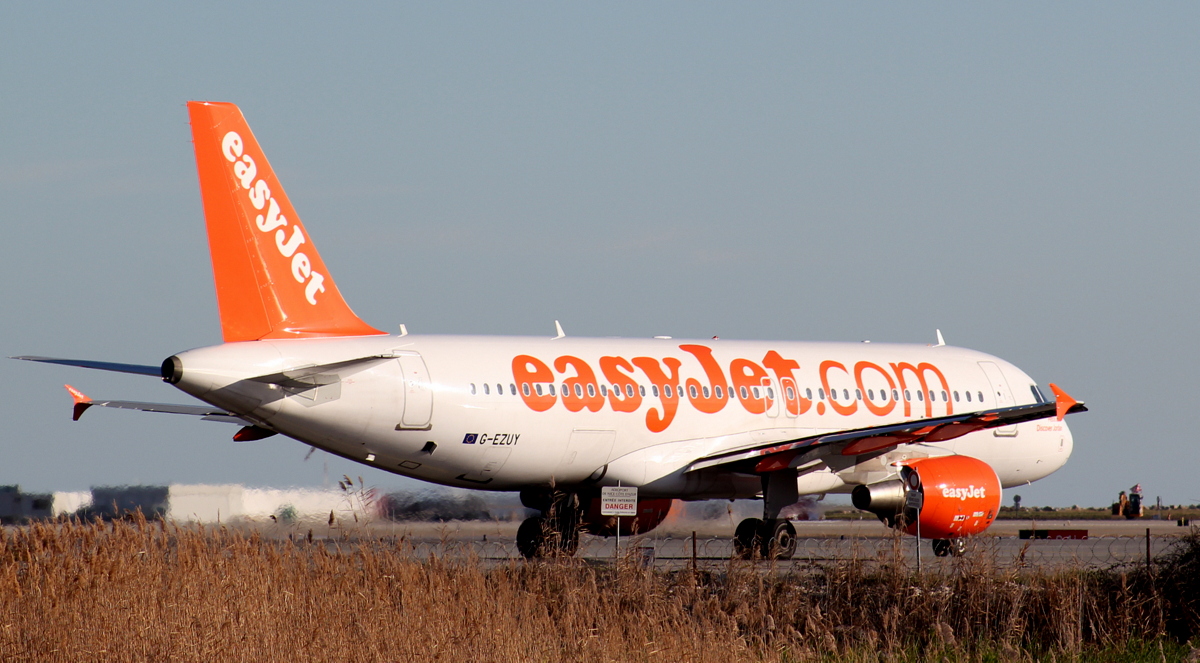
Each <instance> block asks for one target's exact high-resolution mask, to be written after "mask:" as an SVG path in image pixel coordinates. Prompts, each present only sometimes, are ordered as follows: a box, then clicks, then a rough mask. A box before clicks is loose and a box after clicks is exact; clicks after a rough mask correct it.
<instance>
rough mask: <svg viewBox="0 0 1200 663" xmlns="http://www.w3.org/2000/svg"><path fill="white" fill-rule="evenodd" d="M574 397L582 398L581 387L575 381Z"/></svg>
mask: <svg viewBox="0 0 1200 663" xmlns="http://www.w3.org/2000/svg"><path fill="white" fill-rule="evenodd" d="M575 398H583V387H582V386H580V384H579V383H578V382H576V383H575Z"/></svg>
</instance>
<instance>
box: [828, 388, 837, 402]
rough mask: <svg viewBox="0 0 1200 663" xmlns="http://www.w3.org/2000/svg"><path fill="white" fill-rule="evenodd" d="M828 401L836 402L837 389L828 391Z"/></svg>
mask: <svg viewBox="0 0 1200 663" xmlns="http://www.w3.org/2000/svg"><path fill="white" fill-rule="evenodd" d="M829 400H831V401H836V400H837V389H830V390H829Z"/></svg>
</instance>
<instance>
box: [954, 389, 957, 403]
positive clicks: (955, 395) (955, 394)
mask: <svg viewBox="0 0 1200 663" xmlns="http://www.w3.org/2000/svg"><path fill="white" fill-rule="evenodd" d="M954 402H955V403H957V402H958V392H957V391H956V392H954Z"/></svg>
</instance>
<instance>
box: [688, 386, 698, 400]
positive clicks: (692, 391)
mask: <svg viewBox="0 0 1200 663" xmlns="http://www.w3.org/2000/svg"><path fill="white" fill-rule="evenodd" d="M688 395H690V396H691V397H692V398H695V397H696V385H692V386H690V387H688Z"/></svg>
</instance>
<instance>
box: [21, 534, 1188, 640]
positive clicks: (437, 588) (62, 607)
mask: <svg viewBox="0 0 1200 663" xmlns="http://www.w3.org/2000/svg"><path fill="white" fill-rule="evenodd" d="M1198 628H1200V540H1198V539H1197V537H1195V536H1192V537H1185V538H1184V539H1181V543H1180V545H1179V546H1177V547H1176V548H1175V549H1173V551H1172V552H1171V553H1169V555H1168V556H1167V557H1166V558H1164V559H1161V560H1159V563H1158V565H1157V568H1156V569H1155V570H1154V571H1153V572H1150V571H1147V570H1146V568H1145V566H1144V565H1141V566H1138V567H1131V568H1128V569H1124V570H1122V569H1113V570H1108V571H1086V572H1085V571H1065V572H1053V573H1046V572H1039V571H1036V570H1033V571H1025V572H1015V571H1012V570H1011V569H1010V570H1007V571H1005V570H1001V568H1000V567H998V566H996V565H994V564H990V563H989V562H988V560H986V559H983V558H976V559H965V560H962V561H961V562H960V563H958V564H957V566H955V567H954V569H953V571H952V572H949V573H946V572H939V573H936V574H931V573H925V574H922V575H920V576H918V575H917V574H916V573H915V572H914V570H913V569H911V568H909V567H907V566H904V565H902V564H900V563H895V564H889V563H886V560H885V562H884V563H871V564H864V563H860V562H856V561H853V560H851V561H841V562H836V563H830V564H827V565H823V566H814V567H812V568H810V569H807V570H805V571H803V572H797V571H789V572H786V573H785V572H782V571H780V570H777V569H773V568H772V566H771V564H770V563H769V562H761V561H760V562H755V563H751V562H730V563H729V565H728V566H727V567H725V568H724V569H723V570H722V571H720V572H701V573H693V572H692V571H691V570H684V571H676V572H670V573H668V572H662V571H653V570H647V569H643V568H641V567H640V566H639V565H638V564H637V563H636V562H635V560H634V559H632V558H630V559H629V560H626V561H625V562H622V563H619V564H609V563H603V564H602V563H598V562H596V561H591V562H586V561H581V560H574V559H559V560H549V561H545V562H537V563H524V562H511V563H500V564H491V565H488V564H483V563H480V562H479V561H478V560H472V559H462V558H460V559H439V558H431V559H421V558H418V557H416V556H414V555H413V554H412V553H411V549H408V548H407V546H406V543H405V542H404V541H403V540H399V541H397V540H393V539H378V538H377V539H374V540H366V539H361V538H353V537H350V536H345V538H343V539H341V540H339V539H337V538H335V539H327V540H322V539H317V540H316V541H310V540H309V539H307V538H305V537H300V538H298V539H297V540H295V541H291V540H287V539H271V538H263V537H261V536H260V535H259V534H258V533H257V532H255V531H239V530H235V529H227V528H216V529H199V528H177V527H175V526H173V525H170V524H162V523H157V522H147V521H145V520H141V519H135V520H132V521H126V522H116V523H77V522H76V523H58V524H35V525H31V526H28V527H21V528H6V529H5V530H4V531H3V535H2V536H0V660H3V661H205V662H208V661H331V660H336V661H505V662H508V661H619V662H638V661H712V662H714V663H733V662H735V661H925V660H937V661H940V660H948V661H958V660H964V661H975V660H980V661H1001V660H1003V661H1007V660H1030V661H1031V660H1059V661H1066V660H1089V661H1090V660H1095V661H1110V660H1129V661H1134V660H1152V661H1159V660H1181V659H1185V658H1187V657H1189V656H1192V655H1193V654H1192V651H1191V649H1190V647H1189V645H1188V642H1189V641H1190V640H1192V639H1193V638H1194V637H1195V636H1196V634H1197V633H1200V631H1198Z"/></svg>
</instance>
